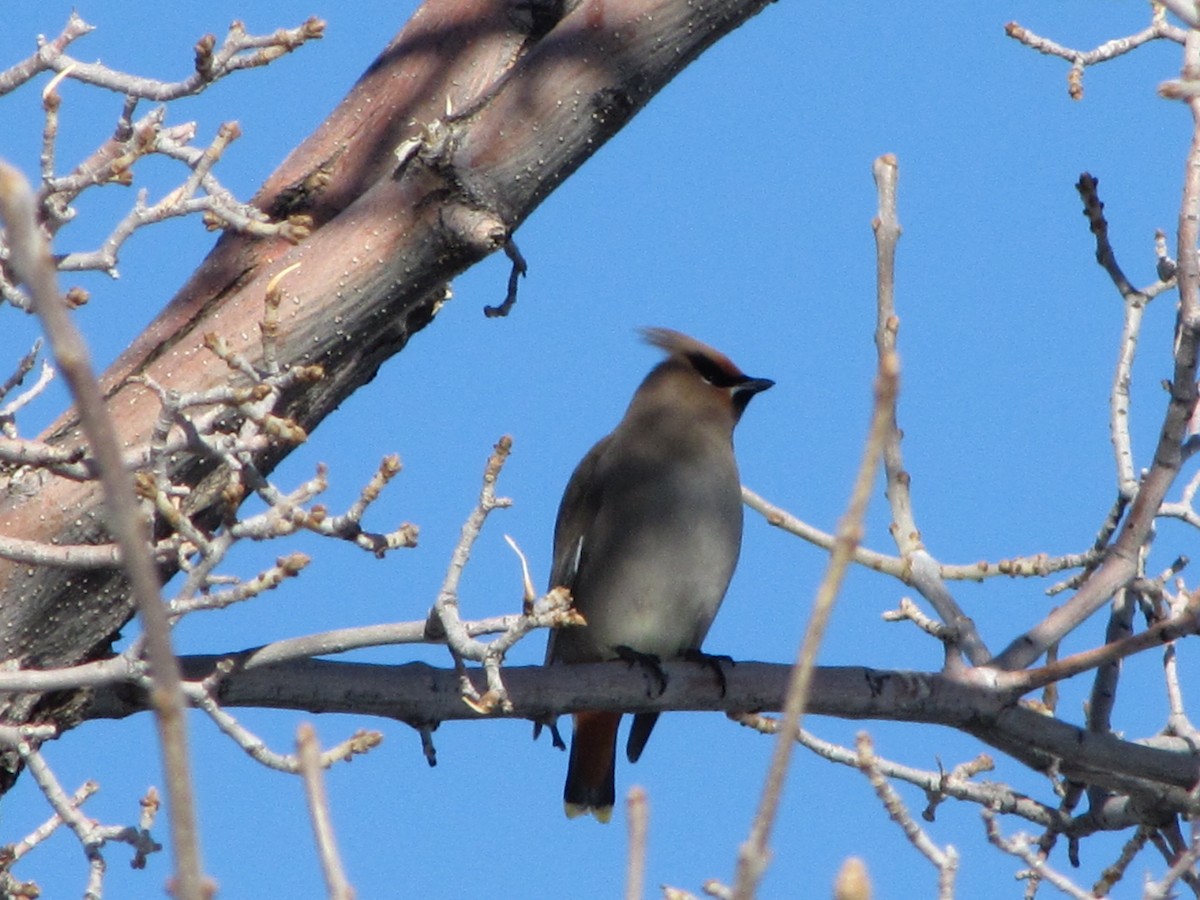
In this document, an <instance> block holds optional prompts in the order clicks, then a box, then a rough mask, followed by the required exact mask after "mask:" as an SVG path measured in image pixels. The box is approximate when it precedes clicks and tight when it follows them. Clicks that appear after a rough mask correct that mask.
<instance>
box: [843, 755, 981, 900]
mask: <svg viewBox="0 0 1200 900" xmlns="http://www.w3.org/2000/svg"><path fill="white" fill-rule="evenodd" d="M855 743H856V746H857V750H858V768H859V770H860V771H862V773H863V774H864V775H866V776H867V780H869V781H870V782H871V787H873V788H874V789H875V794H876V796H878V797H879V799H880V801H882V803H883V806H884V809H886V810H887V813H888V817H889V818H890V819H891V820H892V821H893V822H895V823H896V824H897V825H899V826H900V830H901V831H903V832H904V836H905V837H906V838H908V840H909V843H911V844H912V845H913V846H914V847H916V848H917V851H918V852H919V853H920V854H921V855H922V856H924V857H925V858H926V859H928V860H929V861H930V862H931V863H933V865H934V868H936V869H937V872H938V900H953V898H954V879H955V876H956V875H957V874H958V851H957V850H955V849H954V848H953V847H949V846H947V847H946V848H945V849H942V848H941V847H939V846H938V845H937V844H935V843H934V842H933V841H932V840H931V839H930V837H929V835H927V834H926V833H925V829H923V828H922V827H921V826H920V825H918V824H917V822H916V820H915V819H914V818H913V817H912V814H911V813H909V811H908V808H907V807H906V806H905V805H904V801H903V800H901V799H900V795H899V794H897V793H896V791H895V789H894V788H893V787H892V786H891V785H890V784H889V783H888V780H887V778H885V777H884V775H883V772H881V771H880V769H879V767H878V766H877V765H876V764H875V747H874V744H873V743H872V742H871V737H870V735H868V734H867V733H866V732H865V731H860V732H859V733H858V738H857V740H856V742H855Z"/></svg>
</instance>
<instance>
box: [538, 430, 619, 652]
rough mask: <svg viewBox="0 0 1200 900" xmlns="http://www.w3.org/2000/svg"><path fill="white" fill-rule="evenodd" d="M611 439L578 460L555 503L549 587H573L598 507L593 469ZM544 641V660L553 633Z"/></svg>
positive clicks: (596, 485)
mask: <svg viewBox="0 0 1200 900" xmlns="http://www.w3.org/2000/svg"><path fill="white" fill-rule="evenodd" d="M611 442H612V435H609V436H608V437H605V438H603V439H602V440H601V441H600V442H599V443H597V444H596V446H594V447H592V449H591V450H589V451H588V453H587V455H586V456H584V458H583V459H581V460H580V461H579V465H578V466H576V467H575V471H574V472H573V473H572V474H571V480H570V481H568V482H567V489H566V490H565V491H564V492H563V498H562V502H561V503H560V504H559V506H558V519H557V521H556V522H555V523H554V559H553V562H552V564H551V566H550V584H549V587H550V588H552V589H553V588H556V587H565V588H566V589H567V590H574V588H575V579H576V576H577V575H578V574H579V567H580V564H581V563H582V562H583V560H584V559H585V557H586V553H587V548H586V547H585V546H584V539H585V537H586V536H587V530H588V527H589V526H590V525H591V523H592V522H594V521H595V520H596V513H597V510H598V509H599V507H600V499H601V497H600V495H601V491H600V488H599V484H598V479H597V477H596V473H597V469H598V468H599V466H600V462H601V460H602V459H603V457H604V453H605V451H606V450H607V449H608V447H609V444H610V443H611ZM555 634H556V632H554V631H551V632H550V640H549V642H548V643H547V644H546V662H550V661H551V660H552V659H553V658H554V636H555Z"/></svg>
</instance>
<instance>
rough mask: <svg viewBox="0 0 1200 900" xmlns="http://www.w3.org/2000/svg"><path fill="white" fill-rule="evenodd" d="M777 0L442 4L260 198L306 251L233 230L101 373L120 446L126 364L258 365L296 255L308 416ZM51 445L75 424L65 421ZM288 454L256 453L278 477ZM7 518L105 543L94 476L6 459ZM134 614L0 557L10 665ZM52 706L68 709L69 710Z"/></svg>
mask: <svg viewBox="0 0 1200 900" xmlns="http://www.w3.org/2000/svg"><path fill="white" fill-rule="evenodd" d="M764 5H765V3H764V0H726V2H720V3H711V4H695V3H689V2H685V0H660V2H657V3H647V2H644V0H625V2H614V0H587V2H581V3H577V4H572V3H565V4H564V3H554V2H545V3H536V2H535V3H533V4H528V3H526V4H507V3H503V2H496V0H491V2H489V0H430V2H428V3H426V4H425V5H424V6H423V7H421V9H420V10H418V12H417V13H416V15H415V16H414V17H413V19H412V20H411V21H410V22H409V24H408V25H407V26H406V27H405V29H404V30H403V31H402V32H401V33H400V34H399V35H398V36H397V37H396V38H395V39H394V40H393V41H392V43H391V44H390V45H389V46H388V47H387V48H386V49H385V50H384V52H383V53H382V54H381V55H380V57H379V58H378V59H377V60H376V62H375V63H374V64H373V65H372V66H371V67H370V68H369V69H368V71H367V72H366V73H365V74H364V75H363V77H362V78H361V79H360V80H359V82H358V83H357V84H356V85H355V87H354V88H353V89H352V91H351V92H350V94H349V95H348V96H347V97H346V99H345V100H344V101H342V103H341V104H340V105H339V106H338V107H337V109H336V110H335V111H334V112H333V113H332V115H331V116H330V117H329V118H328V119H327V120H326V122H325V123H324V124H323V125H322V126H321V127H320V128H319V129H318V130H317V131H316V132H315V133H314V134H313V135H312V136H311V137H310V138H308V139H307V140H306V141H305V142H304V143H303V144H302V145H301V146H300V147H298V148H297V149H296V150H295V151H294V152H293V153H292V154H291V155H290V156H289V157H288V158H287V160H285V162H284V163H283V164H282V165H281V166H280V167H279V169H278V170H277V171H276V172H275V173H274V174H273V175H272V176H271V177H270V178H269V179H268V180H267V182H266V184H265V185H264V186H263V187H262V189H261V190H260V192H259V194H258V195H257V197H256V198H255V202H256V204H257V205H258V206H260V207H261V208H262V209H264V210H266V211H268V212H269V213H271V214H273V215H276V216H285V215H290V214H297V213H304V214H307V215H309V216H311V217H312V218H313V226H314V227H313V231H312V234H311V236H310V237H309V238H308V239H307V240H305V241H304V242H303V243H301V244H299V245H297V246H293V245H290V244H288V243H286V242H284V241H282V240H257V239H254V238H248V237H245V236H242V235H236V234H226V235H225V236H224V237H222V238H221V239H220V240H219V241H218V242H217V244H216V246H215V247H214V248H213V250H212V252H211V253H210V254H209V256H208V258H207V259H206V260H205V261H204V263H203V264H202V265H201V266H200V268H199V269H198V270H197V271H196V272H195V274H194V275H193V276H192V278H191V279H190V280H189V281H188V283H187V284H185V285H184V286H183V288H182V289H181V290H180V291H179V293H178V294H177V295H176V296H175V297H174V299H172V300H171V302H170V303H169V304H168V305H167V307H166V308H165V309H164V310H163V312H162V313H161V314H160V315H159V316H158V317H157V318H156V319H155V321H154V322H153V323H152V324H151V325H150V326H149V327H148V328H147V329H146V330H145V332H143V334H142V335H141V336H140V337H139V338H138V339H137V340H136V341H135V342H134V343H133V344H132V345H131V346H130V347H129V349H128V350H126V352H125V353H124V354H122V356H121V357H120V359H118V360H117V362H116V363H114V364H113V366H112V367H111V368H110V369H109V371H108V372H107V373H106V374H105V375H104V377H103V387H104V390H105V394H106V396H107V397H108V398H109V405H110V408H111V410H112V413H113V415H114V417H115V419H116V423H117V427H118V429H119V433H120V436H121V438H122V440H123V442H124V445H125V446H126V447H127V448H136V447H138V446H141V445H144V444H145V442H146V441H147V438H148V435H149V434H150V430H151V427H152V425H153V423H154V419H155V416H156V414H157V413H158V402H157V399H156V398H155V397H154V396H153V395H152V394H151V393H150V392H148V391H147V390H146V389H145V388H144V387H142V386H141V385H139V384H135V383H132V382H131V378H132V377H133V376H137V375H140V374H149V375H151V376H153V378H155V379H156V380H157V381H158V382H159V383H161V384H163V385H165V386H167V387H172V388H177V389H179V390H185V391H193V390H203V389H206V388H209V387H212V386H214V385H216V384H219V383H222V382H224V381H227V380H228V378H229V372H228V369H227V368H226V367H225V365H224V364H223V363H221V362H220V360H218V359H217V358H215V357H214V356H213V355H212V354H211V353H210V352H209V351H207V350H206V349H204V346H203V339H204V336H205V334H207V333H210V332H212V333H216V334H219V335H221V336H222V337H224V338H225V340H226V341H228V342H229V344H230V345H231V347H232V348H233V349H235V350H237V351H239V352H241V353H243V354H244V355H245V356H247V357H248V358H250V359H251V360H255V359H257V358H258V356H259V352H260V348H259V341H260V338H259V329H258V323H259V321H260V319H261V317H262V310H263V297H264V294H265V288H266V284H267V282H268V281H269V280H270V279H271V278H272V277H273V276H274V275H275V274H276V273H278V272H279V271H281V270H282V269H283V268H285V267H287V266H290V265H292V264H293V263H299V264H300V268H299V270H298V271H296V272H293V273H292V274H291V275H289V276H288V280H287V281H286V283H285V284H286V288H287V290H288V294H289V297H294V298H296V299H295V302H294V303H293V302H291V300H289V301H287V302H286V303H285V306H284V309H283V310H282V321H281V339H280V345H279V356H280V361H281V363H283V364H285V365H288V364H301V363H319V364H321V365H322V366H323V367H324V369H325V372H326V377H325V379H324V380H322V381H320V382H318V383H316V384H314V385H309V386H306V387H305V388H304V389H303V391H302V392H297V393H296V394H295V395H294V396H291V397H289V398H287V402H286V405H285V408H284V410H283V412H285V413H286V414H288V415H290V416H292V417H293V418H295V419H296V420H297V421H298V422H299V423H300V424H301V425H303V426H304V427H305V428H306V429H308V430H311V429H312V428H313V427H315V426H316V425H317V424H318V423H319V422H320V421H321V420H322V419H323V418H324V417H325V416H326V415H327V414H328V413H329V412H331V411H332V410H333V409H335V408H336V407H337V405H338V404H339V403H340V402H341V401H342V400H343V399H345V398H346V397H347V396H348V395H349V394H350V393H351V392H352V391H354V390H355V389H356V388H358V387H360V386H361V385H363V384H364V383H366V382H368V381H370V380H371V378H372V377H374V375H375V372H376V371H377V370H378V368H379V366H380V364H381V363H382V362H383V361H384V360H385V359H387V358H388V357H389V356H391V355H392V354H394V353H396V352H398V351H399V350H400V349H402V348H403V347H404V345H405V343H406V342H407V341H408V339H409V337H411V335H412V334H413V333H415V332H416V331H419V330H420V329H421V328H423V327H424V326H425V325H427V324H428V323H429V322H430V320H431V319H432V318H433V316H434V315H435V314H436V312H437V309H438V306H439V304H440V302H441V300H442V298H443V296H444V293H443V286H444V285H445V283H446V282H447V280H448V279H450V278H452V277H453V276H454V275H456V274H457V273H459V272H461V271H462V270H464V269H465V268H467V267H468V266H470V265H472V264H473V263H474V262H476V261H478V260H479V259H481V258H482V257H483V256H485V255H487V254H488V253H491V252H492V251H494V250H495V249H497V248H498V247H500V246H502V245H503V243H504V242H505V241H506V240H507V238H508V237H509V236H510V235H511V234H512V232H513V231H514V230H515V229H516V228H517V226H519V225H520V223H521V222H522V221H523V220H524V219H525V218H526V217H527V216H528V215H529V214H530V213H531V212H532V211H533V209H534V208H535V207H536V206H537V205H538V204H539V203H540V202H541V201H542V200H543V199H544V198H545V197H546V196H547V195H548V194H549V193H550V192H551V191H552V190H553V189H554V188H555V187H556V186H557V185H558V184H560V183H561V182H562V181H563V180H564V179H565V178H567V177H568V176H569V175H570V174H571V173H572V172H573V171H574V170H575V169H576V168H578V167H579V166H580V165H581V164H582V163H583V162H584V160H586V159H587V158H588V157H589V156H590V155H591V154H592V153H594V152H595V151H596V150H597V149H598V148H599V147H600V146H601V145H602V144H603V143H604V142H605V141H606V140H607V139H608V138H609V137H611V136H612V135H613V134H614V133H616V131H618V130H619V129H620V128H621V127H622V126H623V125H624V124H625V123H626V122H627V121H628V120H629V119H630V117H632V115H633V114H634V113H635V112H637V111H638V110H639V109H640V108H641V107H642V106H643V105H644V104H645V103H646V102H647V100H649V99H650V97H651V96H653V95H654V94H655V93H656V92H657V91H658V90H660V89H661V88H662V87H663V86H664V85H665V84H666V83H667V82H668V81H670V80H671V78H672V77H673V76H674V75H675V74H676V73H678V72H679V71H680V70H681V69H682V68H683V67H684V66H686V65H687V64H688V63H689V62H690V61H691V60H693V59H694V58H695V57H696V56H697V55H698V54H699V53H700V52H701V51H702V50H704V49H705V48H706V47H707V46H709V45H710V44H711V43H712V42H713V41H715V40H717V39H718V38H719V37H721V36H722V35H723V34H725V33H727V32H728V31H730V30H731V29H733V28H734V27H736V26H737V25H739V24H741V23H742V22H743V21H745V20H746V19H747V18H749V17H750V16H751V15H753V14H754V13H756V12H757V11H758V10H759V9H760V8H761V7H762V6H764ZM297 89H298V90H301V89H302V86H300V85H297ZM410 138H421V139H422V140H421V143H420V145H419V148H418V149H417V150H416V152H414V153H413V154H412V155H411V156H410V157H409V159H408V161H407V162H406V163H404V164H402V165H400V166H399V167H398V164H397V157H396V155H395V153H394V151H395V148H396V147H397V145H399V144H401V143H402V142H403V141H405V140H408V139H410ZM51 439H52V440H53V441H54V442H56V443H60V444H68V445H69V444H72V443H73V442H78V441H79V440H80V439H81V438H80V436H79V429H78V423H77V421H76V419H75V418H74V417H73V415H71V414H68V415H66V416H65V417H64V418H63V419H62V420H60V421H59V422H58V423H57V424H56V425H55V426H54V428H53V429H52V430H51ZM287 449H288V448H287V447H286V446H282V445H281V446H279V447H277V448H275V449H273V450H271V451H269V452H267V453H266V454H264V457H263V458H262V459H261V460H260V461H259V464H260V465H261V466H262V468H263V469H264V470H267V471H269V470H270V469H271V468H272V467H273V466H274V465H275V464H276V463H277V462H278V460H279V459H280V458H282V456H283V455H284V454H285V453H286V452H287ZM173 467H174V468H173V472H172V476H173V477H174V478H175V479H176V480H179V481H183V482H185V483H187V484H189V485H192V486H194V488H195V491H194V499H193V511H195V512H199V513H200V514H201V516H203V515H204V514H205V513H208V514H209V515H211V516H215V515H216V512H215V503H216V497H215V490H214V489H213V488H212V487H211V484H215V482H216V479H214V478H212V477H211V476H212V475H213V474H214V473H213V464H212V463H211V462H210V461H208V460H207V459H205V458H203V457H200V456H198V455H196V454H191V453H180V454H178V455H177V456H176V458H175V459H174V460H173ZM0 533H3V534H8V535H13V536H19V537H22V538H25V539H30V540H38V541H44V542H47V543H57V544H80V543H97V542H102V541H105V540H106V539H107V538H106V534H105V529H104V524H103V515H102V507H101V498H100V496H99V493H98V488H97V487H96V485H94V484H92V483H79V482H72V481H69V480H66V479H62V478H55V477H51V476H49V475H46V474H45V473H37V472H34V473H28V472H25V473H16V474H12V473H8V474H5V475H4V476H3V477H0ZM163 574H164V576H169V575H170V574H171V572H169V571H165V572H164V573H163ZM131 615H132V606H131V602H130V599H129V596H128V592H127V590H126V586H125V583H124V580H123V579H122V577H121V576H120V574H119V573H118V572H117V571H115V570H98V571H91V572H80V571H67V570H62V569H55V568H48V567H39V566H31V565H27V564H16V563H11V562H4V561H0V656H2V658H4V659H6V660H10V661H12V660H15V661H20V662H21V663H22V664H24V665H33V666H42V667H50V666H56V665H63V664H70V663H74V662H78V661H80V660H84V659H88V658H94V657H97V656H100V655H103V654H104V653H106V652H107V650H108V648H109V645H110V642H111V640H112V639H113V637H114V636H115V634H116V633H117V632H118V630H119V629H120V628H121V626H122V625H123V624H124V623H125V622H126V621H128V619H129V618H130V616H131ZM61 700H62V698H56V699H55V707H56V708H57V709H58V710H59V712H58V716H59V717H60V718H66V717H68V716H69V707H70V704H67V705H66V706H63V705H62V704H61ZM32 709H33V698H29V697H24V698H19V697H14V696H11V695H10V696H8V697H5V698H3V699H2V700H0V718H3V719H6V720H8V721H25V720H27V719H28V718H29V717H30V714H31V710H32ZM45 711H46V710H45V708H44V707H43V709H42V710H40V711H39V714H45Z"/></svg>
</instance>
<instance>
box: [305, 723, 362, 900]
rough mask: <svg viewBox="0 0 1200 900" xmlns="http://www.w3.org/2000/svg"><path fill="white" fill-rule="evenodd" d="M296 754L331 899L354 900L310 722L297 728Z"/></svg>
mask: <svg viewBox="0 0 1200 900" xmlns="http://www.w3.org/2000/svg"><path fill="white" fill-rule="evenodd" d="M296 755H297V756H298V757H299V758H300V774H301V776H302V777H303V778H304V794H305V796H306V797H307V798H308V815H309V818H310V819H311V820H312V825H313V836H314V838H315V839H316V842H317V851H318V855H319V856H320V858H321V870H322V871H323V872H324V873H325V886H326V887H327V888H328V889H329V897H330V900H354V897H355V893H354V888H353V887H351V886H350V882H349V881H348V880H347V879H346V872H345V869H343V868H342V858H341V855H340V854H339V853H338V848H337V838H336V837H335V836H334V833H333V821H332V817H331V816H330V814H329V797H328V796H327V795H326V793H325V779H324V778H322V777H321V748H320V745H319V744H318V743H317V733H316V731H315V730H313V727H312V726H311V725H309V724H307V723H305V724H302V725H301V726H300V727H299V728H297V729H296Z"/></svg>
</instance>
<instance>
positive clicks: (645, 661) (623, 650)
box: [613, 644, 667, 694]
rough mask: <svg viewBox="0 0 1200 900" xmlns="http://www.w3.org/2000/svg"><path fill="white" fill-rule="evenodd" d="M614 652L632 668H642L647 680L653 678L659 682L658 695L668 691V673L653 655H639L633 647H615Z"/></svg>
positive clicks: (622, 645) (621, 645)
mask: <svg viewBox="0 0 1200 900" xmlns="http://www.w3.org/2000/svg"><path fill="white" fill-rule="evenodd" d="M613 651H614V652H615V653H616V654H617V657H618V658H619V659H622V660H624V661H625V662H626V663H628V665H629V666H630V668H632V667H633V666H641V667H642V674H643V675H645V676H646V677H647V678H653V679H654V680H655V681H657V682H658V693H659V694H663V693H665V692H666V690H667V673H666V672H664V671H663V667H662V660H661V659H659V658H658V657H657V656H655V655H654V654H653V653H639V652H638V651H637V650H634V649H633V648H632V647H626V646H625V645H624V644H620V645H618V646H616V647H613Z"/></svg>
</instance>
